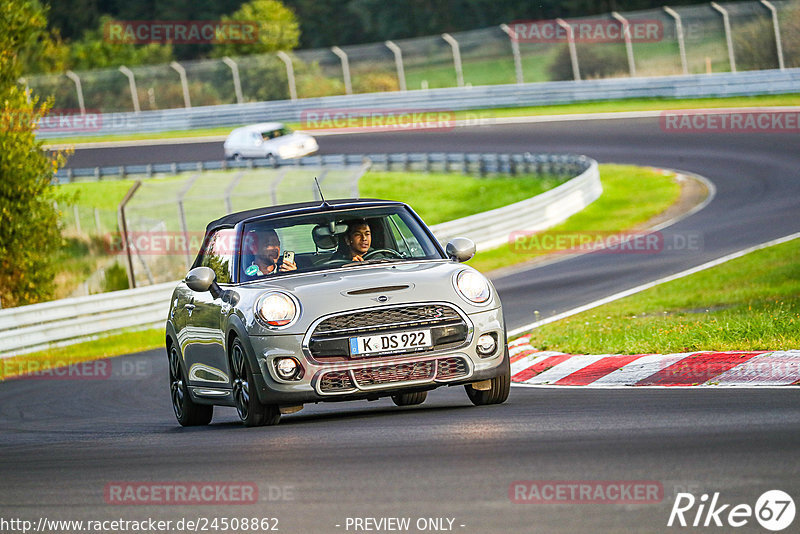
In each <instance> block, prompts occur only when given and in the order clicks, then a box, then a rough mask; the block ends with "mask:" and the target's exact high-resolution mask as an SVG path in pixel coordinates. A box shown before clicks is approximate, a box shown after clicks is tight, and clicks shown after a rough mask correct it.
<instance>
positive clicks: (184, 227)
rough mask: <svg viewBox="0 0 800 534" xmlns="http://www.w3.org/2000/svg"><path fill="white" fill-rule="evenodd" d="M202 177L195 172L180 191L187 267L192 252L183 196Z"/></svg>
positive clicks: (190, 263) (179, 214) (180, 213)
mask: <svg viewBox="0 0 800 534" xmlns="http://www.w3.org/2000/svg"><path fill="white" fill-rule="evenodd" d="M198 178H200V175H199V174H195V175H194V176H192V177H191V178H189V179H188V180H186V185H184V186H183V188H182V189H181V190H180V191H179V192H178V216H179V217H180V221H181V231H182V232H183V236H184V239H185V243H186V247H184V251H183V252H184V255H185V256H186V268H187V269H188V268H189V267H190V266H191V265H192V254H191V252H190V251H189V245H188V244H189V243H190V241H191V240H190V239H189V226H188V225H187V224H186V212H185V211H184V209H183V197H185V196H186V193H188V192H189V189H191V188H192V185H194V183H195V181H196V180H197V179H198Z"/></svg>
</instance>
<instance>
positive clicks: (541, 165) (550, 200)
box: [0, 154, 602, 358]
mask: <svg viewBox="0 0 800 534" xmlns="http://www.w3.org/2000/svg"><path fill="white" fill-rule="evenodd" d="M429 156H431V155H419V154H415V155H410V154H403V155H397V154H383V155H373V157H375V159H376V160H377V162H378V163H379V164H380V163H383V164H384V165H387V166H388V165H390V164H391V162H392V161H401V162H405V163H408V164H409V165H411V164H420V163H422V164H424V163H425V161H432V160H431V159H430V158H429ZM457 156H460V157H457ZM468 156H469V155H468V154H460V155H459V154H446V155H443V157H442V158H441V159H439V158H438V157H437V158H433V159H434V160H436V161H443V162H446V163H447V164H460V165H468V164H469V163H470V161H471V160H470V158H469V157H468ZM492 156H494V157H492V158H488V159H487V160H486V161H487V162H484V163H483V165H485V167H486V168H487V170H491V169H495V170H506V171H508V170H509V169H510V168H511V167H512V166H513V165H518V166H520V168H522V169H524V168H526V167H533V168H535V169H537V170H539V171H541V170H547V171H549V172H552V171H554V170H561V171H562V172H564V171H566V170H568V169H572V170H574V172H575V173H579V174H578V175H577V176H575V177H574V178H572V179H570V180H569V181H567V182H565V183H563V184H561V185H560V186H558V187H556V188H555V189H551V190H550V191H547V192H545V193H542V194H541V195H537V196H535V197H533V198H530V199H527V200H523V201H521V202H516V203H514V204H511V205H508V206H504V207H502V208H497V209H494V210H491V211H487V212H484V213H480V214H477V215H472V216H469V217H464V218H461V219H457V220H454V221H449V222H446V223H442V224H438V225H433V226H431V230H432V231H433V233H434V235H435V236H436V238H437V239H438V240H439V241H440V242H441V243H442V244H445V243H447V241H449V240H450V239H451V238H452V237H455V236H458V235H464V236H467V237H470V238H472V239H473V240H474V241H475V242H476V244H477V246H478V247H481V248H489V247H494V246H498V245H501V244H502V243H504V242H506V240H507V239H508V236H509V234H510V233H511V232H513V231H520V230H529V231H535V230H542V229H544V228H546V227H549V226H552V225H553V224H556V223H558V222H559V221H562V220H564V219H566V218H567V217H569V216H570V215H572V214H574V213H576V212H578V211H580V210H581V209H583V208H584V207H586V206H587V205H588V204H589V203H591V202H592V201H594V200H595V199H596V198H597V197H598V196H599V195H600V193H601V192H602V186H601V184H600V175H599V172H598V167H597V162H596V161H594V160H593V159H591V158H587V157H585V156H565V155H541V154H540V155H536V156H532V155H530V154H525V155H519V154H517V155H506V156H505V157H503V156H497V155H492ZM480 161H481V160H478V163H479V164H481V163H480ZM473 163H474V161H473ZM175 283H176V282H166V283H163V284H158V285H152V286H145V287H141V288H136V289H126V290H123V291H114V292H111V293H103V294H99V295H90V296H87V297H77V298H68V299H62V300H56V301H52V302H44V303H41V304H33V305H30V306H20V307H18V308H9V309H6V310H0V358H7V357H10V356H13V355H15V354H21V353H25V352H31V351H35V350H43V349H46V348H48V347H51V346H58V345H67V344H70V343H76V342H79V341H83V340H86V339H91V338H92V337H95V336H98V335H102V334H107V333H110V332H115V331H119V330H122V329H129V328H147V327H158V326H163V324H164V322H165V321H166V317H167V311H168V309H169V298H170V295H171V294H172V290H173V289H174V287H175Z"/></svg>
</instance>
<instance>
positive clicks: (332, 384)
mask: <svg viewBox="0 0 800 534" xmlns="http://www.w3.org/2000/svg"><path fill="white" fill-rule="evenodd" d="M319 389H320V391H323V392H325V393H336V392H338V391H350V390H351V389H355V385H354V384H353V379H352V378H350V373H349V372H348V371H331V372H329V373H325V374H324V375H322V379H320V382H319Z"/></svg>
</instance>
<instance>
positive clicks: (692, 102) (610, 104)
mask: <svg viewBox="0 0 800 534" xmlns="http://www.w3.org/2000/svg"><path fill="white" fill-rule="evenodd" d="M798 105H800V93H790V94H785V95H759V96H734V97H723V98H683V99H670V98H631V99H624V100H603V101H594V102H580V103H576V104H554V105H548V106H527V107H519V108H498V109H474V110H465V111H456V112H455V118H456V119H457V120H460V119H473V120H474V119H491V118H499V117H526V116H538V115H574V114H579V113H609V112H614V111H652V110H661V109H704V108H726V107H731V108H737V107H759V106H764V107H768V106H798ZM287 124H288V125H289V126H290V127H292V128H295V129H303V125H302V124H300V123H295V122H290V123H287ZM238 126H243V125H242V124H237V125H231V126H221V127H217V128H203V129H198V130H177V131H172V132H157V133H141V134H125V135H103V136H87V137H63V138H58V139H47V140H45V142H46V143H53V144H57V145H65V144H67V145H68V144H75V145H80V144H81V143H96V142H103V141H138V140H147V139H178V138H192V137H215V136H226V135H228V134H229V133H230V132H231V131H232V130H233V129H234V128H236V127H238ZM308 132H309V133H312V134H313V133H314V131H313V130H308Z"/></svg>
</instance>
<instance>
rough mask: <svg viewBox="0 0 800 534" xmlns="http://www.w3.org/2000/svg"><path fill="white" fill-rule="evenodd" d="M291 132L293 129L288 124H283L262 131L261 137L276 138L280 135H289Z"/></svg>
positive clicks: (266, 138) (265, 138)
mask: <svg viewBox="0 0 800 534" xmlns="http://www.w3.org/2000/svg"><path fill="white" fill-rule="evenodd" d="M290 133H292V130H291V129H290V128H289V127H288V126H283V127H280V128H276V129H274V130H266V131H264V132H261V137H262V138H263V139H264V140H268V139H276V138H278V137H283V136H284V135H289V134H290Z"/></svg>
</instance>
